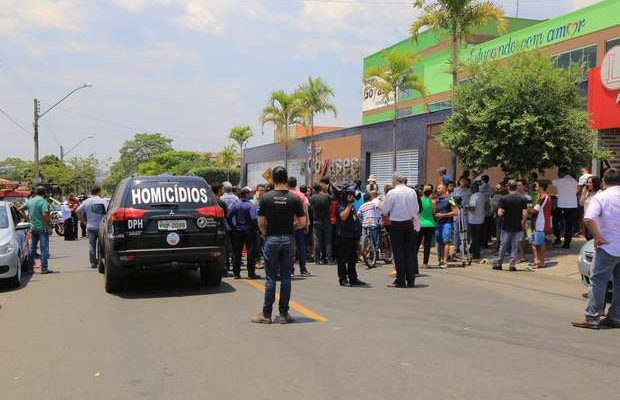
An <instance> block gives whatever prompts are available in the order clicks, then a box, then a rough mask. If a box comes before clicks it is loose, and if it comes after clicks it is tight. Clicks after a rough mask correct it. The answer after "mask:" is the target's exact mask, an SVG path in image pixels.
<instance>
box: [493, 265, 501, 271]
mask: <svg viewBox="0 0 620 400" xmlns="http://www.w3.org/2000/svg"><path fill="white" fill-rule="evenodd" d="M493 269H494V270H496V271H501V270H502V266H501V265H494V266H493Z"/></svg>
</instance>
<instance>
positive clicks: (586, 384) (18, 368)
mask: <svg viewBox="0 0 620 400" xmlns="http://www.w3.org/2000/svg"><path fill="white" fill-rule="evenodd" d="M86 248H87V245H86V241H84V240H82V241H80V242H62V241H59V240H58V239H55V240H53V241H52V254H53V259H51V260H50V267H51V268H52V269H54V270H57V271H59V272H60V273H58V274H53V275H38V274H35V275H34V276H32V277H31V279H30V280H29V281H28V282H27V284H25V285H24V286H23V287H22V288H20V289H18V290H8V289H0V304H1V305H2V308H1V309H0V360H1V362H0V398H1V399H3V400H13V399H15V400H17V399H19V400H30V399H63V400H66V399H109V400H112V399H141V398H144V399H255V400H261V399H270V400H271V399H276V400H277V399H313V400H315V399H330V400H334V399H441V400H448V399H459V400H461V399H503V400H509V399H562V400H567V399H579V400H583V399H617V398H618V393H620V379H618V376H620V345H619V344H618V343H619V341H618V339H619V338H620V330H601V331H590V330H580V329H576V328H573V327H571V326H570V323H569V321H571V320H572V319H574V318H577V317H579V316H580V315H581V313H582V310H583V306H584V300H583V298H581V292H582V291H583V288H582V287H581V286H580V283H579V282H578V281H577V280H575V279H572V280H571V279H563V278H560V277H554V276H548V275H544V274H537V273H532V272H516V273H508V272H496V271H490V270H488V268H487V267H470V268H467V269H461V268H455V269H449V270H447V271H443V270H442V271H440V270H431V271H430V272H428V273H427V276H425V277H422V278H419V280H418V282H419V284H420V287H419V288H416V289H388V288H386V284H387V283H389V282H390V278H388V276H387V272H388V271H389V270H390V267H381V268H377V269H374V270H371V271H366V270H364V269H363V268H361V267H360V277H361V278H362V279H364V280H366V281H368V282H369V283H370V284H371V287H369V288H341V287H340V286H338V282H337V278H336V271H335V267H334V266H313V265H310V269H311V272H312V273H313V276H312V277H309V278H306V279H301V278H300V279H296V280H295V281H294V282H293V300H294V301H295V302H296V303H297V306H296V307H297V310H293V311H292V315H294V316H296V317H298V318H299V323H297V324H293V325H279V324H273V325H255V324H251V323H250V322H249V319H250V318H251V317H252V316H253V315H255V314H256V313H257V312H258V311H259V310H260V305H261V300H262V293H261V292H260V290H259V287H254V286H251V285H250V284H249V283H248V282H247V281H244V280H232V279H226V280H225V283H223V284H222V286H221V287H220V288H218V289H204V288H202V287H200V285H199V279H198V276H197V274H193V273H186V274H155V275H149V276H140V277H137V278H136V279H134V280H133V282H132V285H131V287H130V288H129V289H128V290H127V291H125V292H124V293H123V294H121V295H109V294H106V293H105V291H104V288H103V276H101V275H99V274H98V273H97V271H96V270H91V269H89V268H88V262H87V254H86V252H87V250H86ZM261 284H262V283H261ZM299 310H301V312H300V311H299ZM321 317H322V318H324V319H326V321H324V322H319V321H317V319H321ZM313 318H314V319H313Z"/></svg>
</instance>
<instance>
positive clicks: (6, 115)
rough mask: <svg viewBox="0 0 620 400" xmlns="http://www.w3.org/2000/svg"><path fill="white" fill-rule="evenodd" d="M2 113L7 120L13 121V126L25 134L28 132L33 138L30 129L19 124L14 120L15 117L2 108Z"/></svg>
mask: <svg viewBox="0 0 620 400" xmlns="http://www.w3.org/2000/svg"><path fill="white" fill-rule="evenodd" d="M0 113H2V115H4V116H5V117H6V119H8V120H9V121H11V122H12V123H13V125H15V126H16V127H18V128H19V129H20V130H22V131H23V132H26V133H27V134H28V135H30V136H32V132H30V131H29V130H28V129H26V128H24V127H23V126H22V125H21V124H20V123H19V122H17V121H15V120H14V119H13V117H11V116H10V115H9V114H8V113H7V112H6V111H4V110H3V109H2V108H0Z"/></svg>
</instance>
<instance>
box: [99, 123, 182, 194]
mask: <svg viewBox="0 0 620 400" xmlns="http://www.w3.org/2000/svg"><path fill="white" fill-rule="evenodd" d="M171 143H172V139H170V138H168V137H166V136H164V135H162V134H161V133H136V134H135V135H134V137H133V139H131V140H126V141H125V143H124V145H123V147H121V149H120V158H119V159H118V161H116V162H115V163H114V164H112V166H111V167H110V176H109V177H108V179H106V182H105V186H106V187H107V188H110V187H114V186H116V184H118V182H120V181H121V180H123V179H124V178H126V177H128V176H130V175H131V174H133V173H136V172H138V166H139V165H140V164H142V163H147V162H149V161H152V159H153V156H155V155H157V154H161V153H165V152H167V151H170V150H173V149H172V146H171Z"/></svg>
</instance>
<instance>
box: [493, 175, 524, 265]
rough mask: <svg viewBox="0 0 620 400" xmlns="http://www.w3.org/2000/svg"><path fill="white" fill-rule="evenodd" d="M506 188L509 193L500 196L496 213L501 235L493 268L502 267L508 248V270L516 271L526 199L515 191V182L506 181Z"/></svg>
mask: <svg viewBox="0 0 620 400" xmlns="http://www.w3.org/2000/svg"><path fill="white" fill-rule="evenodd" d="M508 190H509V193H508V194H507V195H505V196H502V197H501V198H500V200H499V205H498V208H497V215H498V216H499V217H500V218H501V224H500V226H501V236H500V245H499V255H498V259H497V262H496V263H495V265H494V266H493V269H497V270H501V269H502V262H503V261H504V256H505V255H506V253H507V251H508V249H510V271H516V270H517V268H516V267H515V264H516V260H517V250H518V249H519V241H520V240H521V239H522V238H523V224H524V223H525V220H526V219H527V200H526V199H525V198H523V196H521V195H519V194H518V193H517V182H515V181H510V182H508Z"/></svg>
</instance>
